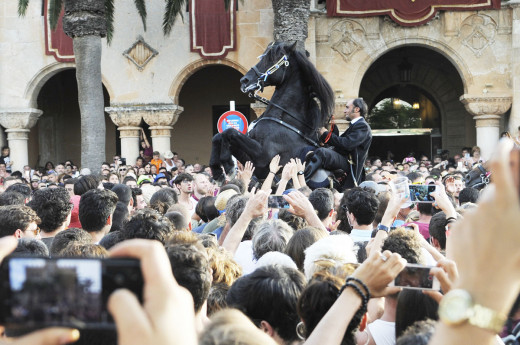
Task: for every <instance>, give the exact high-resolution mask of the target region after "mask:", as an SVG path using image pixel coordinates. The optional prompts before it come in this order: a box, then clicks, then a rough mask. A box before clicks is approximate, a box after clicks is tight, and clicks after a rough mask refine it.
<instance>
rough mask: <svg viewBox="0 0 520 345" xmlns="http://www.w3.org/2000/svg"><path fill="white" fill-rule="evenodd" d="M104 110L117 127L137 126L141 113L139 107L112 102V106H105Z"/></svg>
mask: <svg viewBox="0 0 520 345" xmlns="http://www.w3.org/2000/svg"><path fill="white" fill-rule="evenodd" d="M105 111H106V112H107V113H108V114H109V116H110V119H111V120H112V122H113V123H114V124H115V125H116V126H119V127H139V125H140V124H141V120H142V119H143V115H142V113H141V111H140V109H139V107H135V106H129V105H122V106H118V105H116V104H114V106H112V107H106V108H105Z"/></svg>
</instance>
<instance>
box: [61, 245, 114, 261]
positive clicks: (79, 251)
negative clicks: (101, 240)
mask: <svg viewBox="0 0 520 345" xmlns="http://www.w3.org/2000/svg"><path fill="white" fill-rule="evenodd" d="M61 256H63V257H80V258H104V257H107V256H108V252H107V250H106V249H105V248H104V247H103V246H101V245H99V244H93V243H86V244H85V243H70V244H69V245H68V246H67V247H65V249H63V250H62V251H61Z"/></svg>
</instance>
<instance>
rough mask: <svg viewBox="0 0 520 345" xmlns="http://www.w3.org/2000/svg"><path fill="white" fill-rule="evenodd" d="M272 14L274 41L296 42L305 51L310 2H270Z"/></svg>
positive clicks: (274, 0) (279, 0)
mask: <svg viewBox="0 0 520 345" xmlns="http://www.w3.org/2000/svg"><path fill="white" fill-rule="evenodd" d="M272 4H273V12H274V32H273V36H274V40H275V41H277V42H297V43H296V46H297V47H298V48H300V49H305V40H306V39H307V28H308V23H309V15H310V11H311V9H310V6H311V1H310V0H272Z"/></svg>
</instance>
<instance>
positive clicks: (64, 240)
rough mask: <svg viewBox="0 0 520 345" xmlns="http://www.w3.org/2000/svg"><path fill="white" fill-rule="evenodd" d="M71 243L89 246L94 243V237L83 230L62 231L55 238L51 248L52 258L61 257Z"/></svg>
mask: <svg viewBox="0 0 520 345" xmlns="http://www.w3.org/2000/svg"><path fill="white" fill-rule="evenodd" d="M71 243H80V244H88V243H92V236H90V234H89V233H88V232H86V231H85V230H83V229H78V228H70V229H67V230H64V231H61V232H59V233H57V234H56V236H54V239H53V240H52V244H51V247H50V254H51V256H57V255H60V254H61V252H62V251H63V250H64V249H65V248H66V247H67V246H68V245H69V244H71Z"/></svg>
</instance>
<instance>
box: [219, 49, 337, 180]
mask: <svg viewBox="0 0 520 345" xmlns="http://www.w3.org/2000/svg"><path fill="white" fill-rule="evenodd" d="M295 47H296V45H295V44H293V45H289V44H285V43H274V44H271V45H269V47H267V49H266V51H265V52H264V54H263V55H262V56H261V58H260V62H259V63H258V64H257V65H256V66H254V67H253V68H251V70H249V72H247V74H246V75H245V76H244V77H243V78H242V79H240V83H241V90H242V92H244V93H249V96H250V97H254V98H255V99H257V100H260V101H262V102H264V103H266V104H268V106H267V109H266V110H265V112H264V113H263V114H262V116H261V117H260V118H259V119H258V120H256V121H255V122H254V123H253V124H252V126H251V127H252V129H251V130H250V131H249V133H248V134H247V135H243V134H242V133H240V132H238V131H237V130H235V129H232V128H228V129H227V130H225V131H224V132H222V133H219V134H217V135H215V136H214V137H213V143H212V144H213V147H212V151H211V158H210V167H211V171H212V173H213V177H214V178H215V179H216V180H218V181H223V180H224V178H225V176H224V172H225V174H227V175H232V174H233V172H234V163H233V160H232V158H231V156H232V155H233V156H235V157H236V158H237V160H238V161H240V162H241V163H245V162H247V161H251V162H252V163H253V164H254V166H255V175H256V176H257V177H258V178H260V179H263V178H265V177H266V176H267V175H268V174H269V163H270V162H271V159H272V158H273V157H274V156H276V155H277V154H279V155H280V164H282V165H283V164H285V163H286V162H288V161H289V160H290V159H291V158H294V157H297V156H298V155H299V154H300V152H301V151H302V149H303V148H305V147H306V146H317V145H318V143H317V141H318V135H317V129H318V128H320V127H323V126H325V125H326V124H327V123H328V122H329V121H330V118H331V116H332V112H333V110H334V93H333V91H332V88H331V87H330V85H329V83H328V82H327V81H326V80H325V78H323V76H322V75H321V74H320V73H319V72H318V70H316V68H315V67H314V65H313V64H312V62H311V61H310V60H309V59H308V57H307V54H306V52H302V51H299V50H298V49H296V48H295ZM265 86H275V87H276V89H275V92H274V94H273V97H272V98H271V100H270V101H268V100H266V99H264V98H262V97H260V96H258V95H257V92H259V91H262V90H263V88H264V87H265ZM316 99H317V100H318V101H319V106H318V103H317V102H316ZM222 168H224V169H222Z"/></svg>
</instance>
